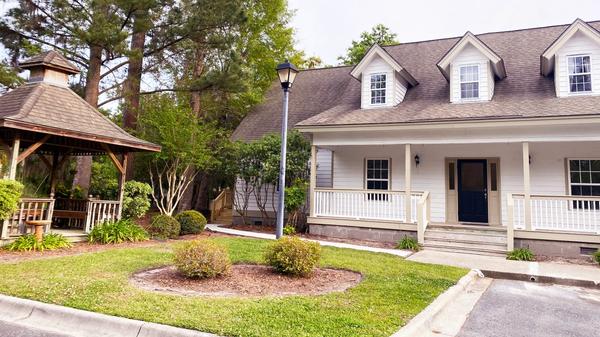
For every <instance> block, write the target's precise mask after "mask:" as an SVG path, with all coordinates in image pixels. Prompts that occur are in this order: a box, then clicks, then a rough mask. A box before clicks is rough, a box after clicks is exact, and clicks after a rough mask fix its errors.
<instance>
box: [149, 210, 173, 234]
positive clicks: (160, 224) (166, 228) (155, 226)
mask: <svg viewBox="0 0 600 337" xmlns="http://www.w3.org/2000/svg"><path fill="white" fill-rule="evenodd" d="M180 231H181V226H180V225H179V222H178V221H177V220H175V218H174V217H172V216H168V215H165V214H159V215H157V216H155V217H154V218H152V222H151V223H150V227H149V228H148V232H150V234H151V235H152V237H153V238H157V239H175V238H177V237H178V236H179V232H180Z"/></svg>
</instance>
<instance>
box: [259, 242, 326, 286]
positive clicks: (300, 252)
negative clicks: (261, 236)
mask: <svg viewBox="0 0 600 337" xmlns="http://www.w3.org/2000/svg"><path fill="white" fill-rule="evenodd" d="M320 259H321V245H319V243H317V242H312V241H305V240H301V239H300V238H298V237H295V236H284V237H282V238H281V239H279V240H277V241H275V242H273V243H272V244H270V245H269V246H268V247H267V250H266V252H265V260H266V262H267V264H268V265H270V266H271V267H273V268H275V270H277V271H278V272H280V273H283V274H289V275H294V276H303V277H306V276H309V275H310V274H311V273H312V272H313V270H314V268H315V266H316V265H317V264H318V263H319V260H320Z"/></svg>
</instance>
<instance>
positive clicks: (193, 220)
mask: <svg viewBox="0 0 600 337" xmlns="http://www.w3.org/2000/svg"><path fill="white" fill-rule="evenodd" d="M175 219H177V221H179V224H180V225H181V233H180V235H186V234H198V233H200V232H202V231H203V230H204V227H205V226H206V218H205V217H204V215H202V213H200V212H198V211H194V210H189V211H183V212H181V213H179V214H177V216H175Z"/></svg>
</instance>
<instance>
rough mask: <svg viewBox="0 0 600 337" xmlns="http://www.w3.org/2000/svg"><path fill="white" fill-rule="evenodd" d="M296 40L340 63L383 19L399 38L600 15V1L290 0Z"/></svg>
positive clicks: (537, 24) (435, 36) (428, 37)
mask: <svg viewBox="0 0 600 337" xmlns="http://www.w3.org/2000/svg"><path fill="white" fill-rule="evenodd" d="M288 1H289V6H290V8H291V9H293V10H295V16H294V18H293V19H292V22H291V24H292V26H293V27H294V28H295V30H296V43H297V47H298V49H302V50H304V51H305V52H306V54H307V55H308V56H319V57H321V59H322V60H323V62H324V63H325V64H329V65H336V64H338V60H337V57H338V56H340V55H343V54H344V52H345V51H346V49H347V48H348V47H349V46H350V44H351V42H352V40H358V39H359V37H360V33H361V32H363V31H368V30H370V29H371V27H373V26H375V25H376V24H379V23H382V24H384V25H385V26H387V27H389V28H390V30H391V31H392V32H394V33H396V34H397V35H398V37H397V39H398V41H399V42H412V41H423V40H431V39H439V38H445V37H455V36H462V35H463V34H464V33H465V32H466V31H471V32H473V33H474V34H481V33H487V32H495V31H505V30H514V29H523V28H532V27H541V26H551V25H560V24H568V23H572V22H573V21H574V20H575V19H576V18H581V19H583V20H585V21H593V20H600V0H578V1H574V2H571V1H568V0H520V1H519V0H479V1H476V0H445V1H444V0H438V1H433V0H413V1H406V0H368V1H366V0H362V1H359V0H288Z"/></svg>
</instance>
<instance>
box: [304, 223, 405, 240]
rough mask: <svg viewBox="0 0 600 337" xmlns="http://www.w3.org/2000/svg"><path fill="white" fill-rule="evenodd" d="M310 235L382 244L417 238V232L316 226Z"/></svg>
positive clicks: (311, 226) (312, 225) (313, 226)
mask: <svg viewBox="0 0 600 337" xmlns="http://www.w3.org/2000/svg"><path fill="white" fill-rule="evenodd" d="M308 228H309V232H310V234H313V235H322V236H329V237H333V238H339V239H355V240H370V241H380V242H398V241H400V239H402V238H403V237H404V236H405V235H407V236H412V237H414V238H415V239H416V238H417V232H416V231H414V232H413V231H401V230H393V229H377V228H364V227H350V226H334V225H315V224H310V225H309V226H308Z"/></svg>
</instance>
